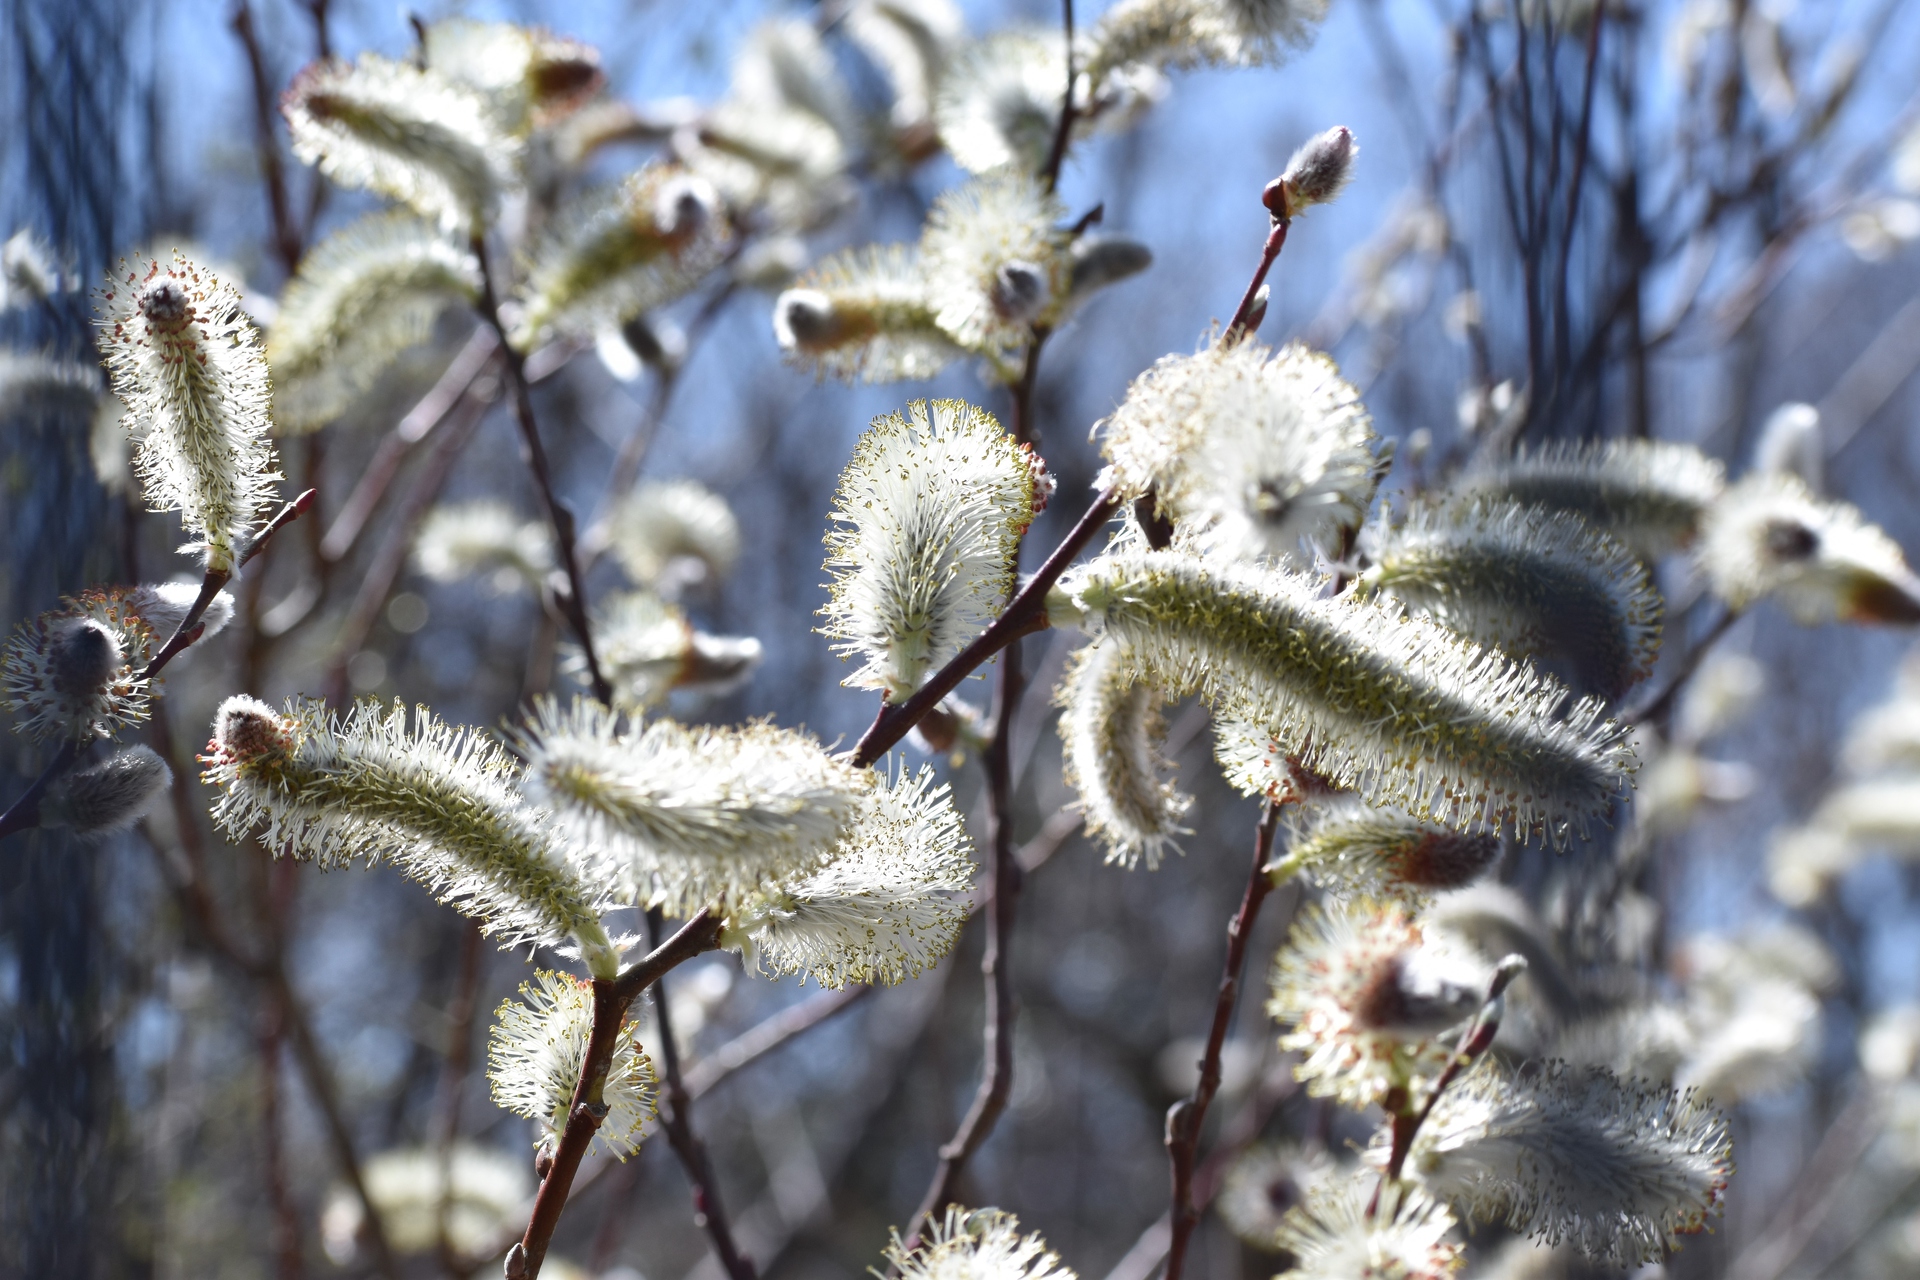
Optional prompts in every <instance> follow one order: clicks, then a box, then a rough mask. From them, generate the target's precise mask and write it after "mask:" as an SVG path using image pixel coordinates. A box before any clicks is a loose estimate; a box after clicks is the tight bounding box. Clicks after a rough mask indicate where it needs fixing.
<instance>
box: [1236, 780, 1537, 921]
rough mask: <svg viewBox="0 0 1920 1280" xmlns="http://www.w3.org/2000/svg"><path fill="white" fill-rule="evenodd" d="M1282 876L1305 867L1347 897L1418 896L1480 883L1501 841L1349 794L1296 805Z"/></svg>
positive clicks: (1279, 863)
mask: <svg viewBox="0 0 1920 1280" xmlns="http://www.w3.org/2000/svg"><path fill="white" fill-rule="evenodd" d="M1301 813H1303V814H1304V816H1295V817H1293V818H1292V819H1291V821H1290V828H1289V835H1290V839H1289V840H1288V843H1287V852H1286V854H1285V855H1284V856H1283V857H1281V858H1277V859H1275V860H1274V864H1273V868H1272V869H1273V872H1274V874H1275V875H1276V876H1279V875H1282V874H1286V873H1288V872H1291V871H1292V870H1295V869H1298V870H1299V871H1301V872H1302V873H1304V874H1305V875H1306V876H1307V878H1308V879H1310V880H1312V881H1313V882H1314V883H1315V884H1318V885H1323V886H1325V887H1327V888H1329V889H1332V890H1334V891H1336V892H1338V893H1341V894H1343V895H1350V896H1362V897H1373V898H1383V897H1385V898H1402V899H1407V900H1411V901H1418V900H1419V899H1421V898H1424V897H1426V896H1427V895H1429V894H1433V893H1442V892H1445V891H1446V890H1448V889H1459V888H1463V887H1464V886H1466V885H1469V884H1471V883H1473V882H1474V881H1475V880H1477V879H1479V878H1480V877H1481V876H1482V875H1483V874H1485V873H1486V872H1487V870H1488V869H1489V868H1491V867H1492V866H1493V863H1494V859H1495V858H1497V857H1499V855H1500V842H1499V841H1498V840H1496V839H1494V838H1493V837H1492V836H1490V835H1487V834H1485V833H1481V834H1478V835H1466V834H1462V833H1461V832H1458V831H1454V830H1451V829H1449V828H1447V827H1442V826H1439V825H1437V824H1435V823H1431V822H1422V821H1421V820H1420V819H1418V818H1414V817H1410V816H1408V815H1407V814H1404V813H1399V812H1397V811H1395V810H1392V809H1376V808H1373V807H1372V806H1371V805H1368V804H1365V803H1364V802H1362V801H1360V800H1358V799H1355V798H1353V797H1343V798H1340V799H1337V800H1333V801H1330V802H1327V803H1323V804H1318V805H1314V806H1312V807H1310V808H1308V809H1306V810H1304V811H1296V815H1299V814H1301Z"/></svg>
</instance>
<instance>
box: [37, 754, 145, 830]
mask: <svg viewBox="0 0 1920 1280" xmlns="http://www.w3.org/2000/svg"><path fill="white" fill-rule="evenodd" d="M172 783H173V770H172V769H169V768H168V767H167V762H166V761H165V760H162V759H161V758H160V755H159V753H158V752H156V751H155V750H154V749H153V748H152V747H148V746H133V747H128V748H127V749H126V750H124V751H118V752H115V753H114V754H113V755H112V756H110V757H109V758H108V759H106V760H104V761H102V762H101V763H99V764H97V765H94V766H93V767H92V768H89V769H76V770H75V771H74V772H72V773H69V774H67V775H65V776H64V777H62V778H59V779H58V780H56V781H55V782H54V783H53V785H52V786H50V787H48V788H47V793H46V796H45V797H44V798H43V799H42V800H41V801H40V825H41V826H45V827H67V828H70V829H71V830H72V831H73V833H74V834H75V835H77V836H80V837H81V838H82V839H88V840H98V839H103V838H105V837H106V836H110V835H113V834H115V833H116V832H120V831H125V830H126V829H127V828H128V827H131V826H132V825H133V824H134V823H135V822H137V821H139V820H140V818H141V817H142V816H143V815H145V813H146V812H147V810H148V809H150V808H152V807H153V803H154V801H156V800H158V799H159V798H160V793H161V792H163V791H165V790H166V789H167V788H168V787H169V786H170V785H172Z"/></svg>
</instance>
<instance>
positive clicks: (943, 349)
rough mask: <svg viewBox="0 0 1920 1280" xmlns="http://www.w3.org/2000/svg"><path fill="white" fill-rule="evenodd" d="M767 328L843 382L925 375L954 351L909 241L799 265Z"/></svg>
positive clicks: (802, 358) (787, 349) (797, 355)
mask: <svg viewBox="0 0 1920 1280" xmlns="http://www.w3.org/2000/svg"><path fill="white" fill-rule="evenodd" d="M773 336H774V340H775V341H777V342H778V343H779V344H780V350H781V351H782V352H784V353H785V354H786V358H787V359H788V361H790V362H791V363H793V364H796V365H799V366H800V367H801V368H805V369H811V370H812V371H813V372H814V373H815V374H817V375H818V376H820V377H822V378H826V377H834V378H839V379H841V380H842V381H844V382H899V381H901V380H903V379H911V378H931V377H933V375H935V374H936V373H939V372H940V371H941V370H942V369H944V368H946V367H947V365H948V363H949V362H950V361H952V360H953V359H954V357H956V356H958V355H959V354H960V348H958V347H956V346H954V345H953V341H952V339H950V338H948V337H947V335H946V333H945V332H943V331H942V330H941V328H940V326H939V325H938V324H936V323H935V322H934V314H933V303H932V301H931V300H930V298H929V296H928V292H927V282H926V277H925V276H924V275H923V274H922V272H921V269H920V258H919V253H918V251H917V250H916V249H915V248H914V247H913V246H911V245H898V244H889V245H866V246H863V247H861V248H857V249H848V250H845V251H843V252H840V253H837V254H834V255H833V256H832V257H830V258H826V259H824V260H822V261H821V262H819V263H818V264H816V265H815V266H814V267H813V268H812V269H811V270H808V271H806V272H803V273H802V274H801V275H800V277H799V278H798V279H796V280H795V281H794V282H793V287H792V288H791V289H788V290H787V291H786V292H784V293H782V294H781V295H780V297H779V298H778V299H777V300H776V301H775V302H774V304H773Z"/></svg>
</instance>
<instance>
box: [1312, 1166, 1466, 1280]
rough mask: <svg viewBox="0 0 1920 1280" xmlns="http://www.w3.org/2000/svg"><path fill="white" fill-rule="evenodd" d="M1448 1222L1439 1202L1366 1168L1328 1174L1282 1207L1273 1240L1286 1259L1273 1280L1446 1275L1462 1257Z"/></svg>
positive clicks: (1411, 1279)
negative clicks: (1382, 1180)
mask: <svg viewBox="0 0 1920 1280" xmlns="http://www.w3.org/2000/svg"><path fill="white" fill-rule="evenodd" d="M1376 1188H1377V1189H1378V1192H1377V1193H1378V1196H1379V1203H1378V1205H1377V1206H1376V1205H1375V1203H1374V1199H1375V1195H1376ZM1455 1225H1456V1224H1455V1222H1454V1217H1453V1214H1452V1213H1450V1212H1448V1210H1447V1206H1446V1205H1444V1204H1441V1203H1439V1202H1438V1201H1436V1200H1434V1199H1432V1198H1431V1197H1428V1196H1425V1195H1422V1194H1421V1193H1420V1192H1418V1191H1409V1190H1407V1189H1405V1188H1403V1187H1401V1186H1397V1185H1396V1186H1380V1184H1379V1179H1378V1178H1376V1177H1374V1176H1373V1175H1372V1174H1371V1173H1366V1172H1361V1173H1356V1174H1352V1175H1349V1176H1348V1177H1345V1178H1329V1179H1327V1180H1326V1181H1325V1182H1324V1183H1322V1184H1321V1185H1320V1186H1319V1187H1317V1188H1315V1190H1314V1192H1313V1193H1312V1194H1311V1195H1310V1196H1309V1197H1308V1199H1307V1202H1306V1203H1305V1204H1304V1205H1299V1206H1296V1207H1295V1208H1293V1209H1290V1210H1289V1211H1288V1212H1287V1216H1286V1220H1285V1222H1284V1223H1283V1224H1282V1226H1281V1228H1280V1232H1279V1240H1278V1243H1279V1244H1280V1246H1281V1247H1282V1248H1283V1249H1285V1250H1286V1251H1287V1252H1288V1253H1291V1254H1292V1255H1293V1257H1294V1265H1293V1269H1292V1270H1290V1271H1286V1272H1283V1273H1282V1274H1281V1276H1280V1278H1279V1280H1374V1278H1375V1277H1378V1280H1447V1277H1449V1276H1452V1275H1453V1274H1454V1273H1456V1272H1457V1271H1459V1270H1460V1264H1461V1263H1462V1262H1463V1261H1464V1260H1465V1257H1466V1250H1465V1247H1464V1246H1462V1245H1460V1244H1457V1243H1454V1242H1453V1241H1450V1240H1448V1239H1447V1237H1448V1236H1450V1235H1452V1234H1453V1228H1454V1226H1455Z"/></svg>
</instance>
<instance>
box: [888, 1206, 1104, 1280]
mask: <svg viewBox="0 0 1920 1280" xmlns="http://www.w3.org/2000/svg"><path fill="white" fill-rule="evenodd" d="M886 1258H887V1262H888V1263H889V1264H890V1265H891V1266H892V1268H893V1269H894V1270H895V1271H896V1272H898V1273H899V1275H900V1276H901V1280H959V1278H960V1277H966V1280H1076V1277H1075V1275H1074V1273H1073V1271H1072V1270H1071V1269H1070V1268H1068V1267H1065V1266H1063V1265H1061V1262H1060V1255H1058V1254H1056V1253H1054V1252H1053V1251H1052V1250H1051V1249H1048V1248H1047V1242H1046V1241H1044V1240H1042V1239H1041V1238H1040V1235H1039V1233H1038V1232H1035V1233H1033V1234H1032V1235H1027V1236H1022V1235H1021V1234H1020V1219H1018V1218H1016V1217H1014V1216H1013V1215H1012V1214H1010V1213H1003V1212H1001V1211H1000V1210H998V1209H972V1210H968V1209H963V1208H961V1207H960V1206H959V1205H949V1206H947V1211H946V1216H945V1217H944V1218H941V1219H939V1220H938V1221H933V1220H929V1221H928V1223H927V1225H926V1226H925V1227H924V1228H923V1229H922V1231H921V1237H920V1239H919V1241H918V1242H916V1245H915V1247H913V1248H908V1247H907V1242H906V1241H903V1240H902V1239H901V1238H900V1233H899V1232H898V1231H895V1232H894V1234H893V1243H892V1244H890V1245H888V1246H887V1251H886Z"/></svg>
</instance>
